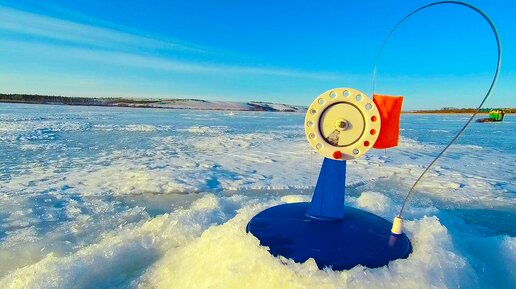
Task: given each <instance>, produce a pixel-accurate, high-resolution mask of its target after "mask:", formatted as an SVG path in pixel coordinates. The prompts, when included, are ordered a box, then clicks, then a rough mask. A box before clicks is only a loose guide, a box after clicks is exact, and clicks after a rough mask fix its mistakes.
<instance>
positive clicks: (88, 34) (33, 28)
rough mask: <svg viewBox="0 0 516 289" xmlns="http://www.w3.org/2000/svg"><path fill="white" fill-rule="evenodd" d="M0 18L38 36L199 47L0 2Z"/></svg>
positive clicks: (100, 43)
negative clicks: (62, 17) (49, 14)
mask: <svg viewBox="0 0 516 289" xmlns="http://www.w3.org/2000/svg"><path fill="white" fill-rule="evenodd" d="M0 19H1V21H0V29H1V30H6V31H10V32H14V33H19V34H23V35H26V36H38V37H42V38H46V39H49V40H58V41H65V42H70V43H75V44H81V45H89V46H97V47H107V48H117V47H118V48H120V47H128V46H129V47H132V48H134V47H143V48H155V49H171V50H190V51H201V48H199V47H196V46H193V45H191V46H190V45H186V44H182V43H176V42H174V41H172V40H167V39H156V38H150V37H144V36H140V35H135V34H131V33H128V32H124V31H120V30H115V29H110V28H104V27H99V26H93V25H85V24H81V23H76V22H72V21H68V20H63V19H58V18H53V17H48V16H43V15H37V14H33V13H29V12H25V11H20V10H16V9H12V8H7V7H2V6H0Z"/></svg>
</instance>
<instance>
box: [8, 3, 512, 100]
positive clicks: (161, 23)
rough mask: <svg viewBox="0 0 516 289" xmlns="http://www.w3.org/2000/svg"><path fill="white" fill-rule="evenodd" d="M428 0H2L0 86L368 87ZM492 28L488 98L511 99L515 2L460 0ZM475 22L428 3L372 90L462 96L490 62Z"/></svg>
mask: <svg viewBox="0 0 516 289" xmlns="http://www.w3.org/2000/svg"><path fill="white" fill-rule="evenodd" d="M430 2H431V1H402V0H398V1H388V0H387V1H386V0H384V1H226V0H222V1H197V0H190V1H156V0H148V1H138V2H136V1H119V0H110V1H105V0H104V1H100V0H88V1H86V0H75V1H59V0H49V1H26V0H16V1H3V0H0V92H3V93H38V94H50V95H67V96H86V97H110V96H114V97H117V96H123V97H151V98H167V97H179V98H202V99H208V100H231V101H249V100H259V101H271V102H280V103H290V104H301V105H308V104H309V103H310V102H311V101H312V100H313V99H314V98H315V97H316V96H317V95H319V94H320V93H322V92H324V91H326V90H328V89H331V88H333V87H353V88H356V89H359V90H361V91H363V92H365V93H366V94H368V95H369V94H371V92H372V72H373V66H374V62H375V60H376V55H377V53H378V49H379V48H380V45H381V43H382V40H383V38H384V37H385V36H386V35H387V33H388V32H389V30H390V29H391V28H392V27H393V26H394V25H395V24H396V23H397V21H399V20H400V19H401V18H403V17H404V16H405V15H406V14H407V13H409V12H411V11H412V10H414V9H416V8H418V7H420V6H422V5H424V4H427V3H430ZM470 3H471V4H474V5H476V6H477V7H479V8H481V9H482V10H484V12H486V13H487V14H488V15H489V16H490V17H491V19H492V20H493V22H494V23H495V25H496V26H497V29H498V30H499V33H500V37H501V39H502V45H503V49H504V57H503V63H502V72H501V75H500V78H499V81H498V84H497V87H496V89H495V91H494V94H493V95H492V98H491V99H490V101H489V102H488V103H487V106H504V107H509V106H512V107H515V106H516V56H515V55H514V51H516V17H515V15H514V11H516V1H512V0H501V1H471V2H470ZM495 61H496V46H495V43H494V38H493V36H492V34H491V32H490V30H489V27H488V26H487V24H486V23H484V22H483V20H482V18H480V17H479V16H478V15H476V14H475V13H473V12H471V11H468V10H466V9H465V8H463V7H458V6H442V7H434V8H431V9H430V10H428V11H424V12H421V13H420V14H419V15H416V16H415V17H413V18H411V19H409V20H408V21H407V22H406V23H405V24H403V26H401V27H400V29H399V30H398V31H397V32H396V34H394V35H393V37H392V39H391V41H390V42H389V44H388V46H387V47H386V49H385V51H384V55H383V58H382V61H381V63H380V67H379V75H378V86H377V90H376V91H377V92H378V93H383V94H393V95H404V96H405V103H404V108H405V109H422V108H440V107H443V106H458V107H473V106H476V105H477V103H479V102H480V99H481V98H482V96H483V94H484V93H485V91H486V89H487V87H488V85H489V82H490V78H491V74H492V72H493V71H494V67H495Z"/></svg>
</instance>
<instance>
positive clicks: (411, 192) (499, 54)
mask: <svg viewBox="0 0 516 289" xmlns="http://www.w3.org/2000/svg"><path fill="white" fill-rule="evenodd" d="M443 4H453V5H459V6H463V7H466V8H469V9H471V10H473V11H475V12H476V13H478V14H479V15H480V16H482V17H483V18H484V20H486V21H487V23H488V24H489V26H490V27H491V30H492V32H493V34H494V37H495V39H496V45H497V50H498V51H497V52H498V60H497V63H496V70H495V73H494V76H493V80H492V81H491V85H490V86H489V89H488V90H487V92H486V94H485V96H484V98H483V99H482V102H481V103H480V105H479V106H478V108H477V109H476V110H475V112H474V113H473V114H472V115H471V117H470V118H469V119H468V121H467V122H466V124H464V126H463V127H462V128H461V130H460V131H459V132H458V133H457V135H455V137H454V138H453V139H452V140H451V141H450V143H448V145H446V147H445V148H444V149H443V150H442V151H441V152H440V153H439V154H438V155H437V156H436V157H435V158H434V160H432V162H431V163H430V164H429V165H428V166H427V167H426V168H425V170H424V171H423V173H422V174H421V175H420V176H419V177H418V178H417V180H416V182H415V183H414V184H413V185H412V187H411V188H410V190H409V192H408V193H407V196H406V197H405V200H404V201H403V205H402V206H401V210H400V212H399V214H398V217H399V218H401V216H402V214H403V211H404V210H405V207H406V205H407V203H408V201H409V200H410V198H411V197H412V195H413V194H414V189H415V188H416V186H417V185H418V184H419V182H420V181H421V179H422V178H423V177H424V176H425V175H426V173H427V172H428V171H429V170H430V168H431V167H432V166H433V165H434V164H435V163H436V162H437V160H439V158H441V156H442V155H443V154H444V153H445V152H446V151H447V150H448V148H449V147H450V146H451V145H452V144H453V143H454V142H455V141H456V140H457V139H458V138H459V137H460V136H461V135H462V133H463V132H464V130H465V129H466V128H467V127H468V125H469V124H470V123H471V121H472V120H473V119H474V118H475V116H476V115H477V114H478V112H479V111H480V109H481V108H482V106H483V105H484V103H485V102H486V100H487V99H488V97H489V96H490V95H491V92H492V90H493V88H494V86H495V83H496V80H497V79H498V73H499V71H500V66H501V64H502V45H501V42H500V37H499V36H498V32H497V31H496V28H495V26H494V24H493V22H492V21H491V19H489V17H488V16H487V15H486V14H485V13H484V12H482V11H481V10H480V9H478V8H477V7H475V6H473V5H471V4H468V3H464V2H459V1H441V2H435V3H431V4H428V5H425V6H423V7H421V8H418V9H416V10H414V11H413V12H411V13H410V14H408V15H407V16H405V18H403V19H402V20H401V21H400V22H398V24H396V26H394V28H393V29H392V30H391V32H389V34H388V35H387V37H386V38H385V40H384V41H383V43H382V46H381V47H380V51H379V52H378V56H377V58H376V63H375V65H374V71H373V95H374V92H375V88H376V72H377V67H378V63H379V62H380V57H381V56H382V52H383V49H384V47H385V45H386V44H387V41H388V40H389V39H390V37H391V35H392V34H393V33H394V31H395V30H396V29H397V28H398V27H399V26H400V25H401V24H402V23H403V22H404V21H405V20H407V19H408V18H409V17H410V16H412V15H414V14H416V13H417V12H419V11H421V10H424V9H426V8H429V7H432V6H437V5H443Z"/></svg>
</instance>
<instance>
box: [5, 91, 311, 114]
mask: <svg viewBox="0 0 516 289" xmlns="http://www.w3.org/2000/svg"><path fill="white" fill-rule="evenodd" d="M0 102H17V103H38V104H65V105H91V106H122V107H152V108H169V109H198V110H228V111H273V112H275V111H279V112H306V109H307V108H306V107H304V106H297V105H288V104H279V103H270V102H258V101H251V102H230V101H207V100H202V99H136V98H87V97H65V96H48V95H26V94H0Z"/></svg>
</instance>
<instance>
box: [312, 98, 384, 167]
mask: <svg viewBox="0 0 516 289" xmlns="http://www.w3.org/2000/svg"><path fill="white" fill-rule="evenodd" d="M380 127H381V119H380V112H379V111H378V108H377V107H376V105H375V104H374V102H373V100H371V99H370V98H369V97H368V96H367V95H366V94H365V93H363V92H361V91H358V90H356V89H353V88H335V89H331V90H328V91H326V92H324V93H323V94H321V95H319V96H318V97H317V98H316V99H315V100H314V101H313V102H312V104H311V105H310V106H309V107H308V111H307V113H306V117H305V134H306V138H307V140H308V142H309V143H310V145H311V146H312V148H313V149H314V150H315V151H317V152H318V153H319V154H321V155H322V156H323V157H325V158H329V159H335V160H351V159H355V158H358V157H360V156H362V155H363V154H365V153H366V152H367V151H368V150H369V149H371V147H372V146H373V144H374V143H375V142H376V139H377V138H378V135H379V133H380Z"/></svg>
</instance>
